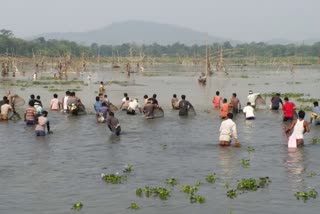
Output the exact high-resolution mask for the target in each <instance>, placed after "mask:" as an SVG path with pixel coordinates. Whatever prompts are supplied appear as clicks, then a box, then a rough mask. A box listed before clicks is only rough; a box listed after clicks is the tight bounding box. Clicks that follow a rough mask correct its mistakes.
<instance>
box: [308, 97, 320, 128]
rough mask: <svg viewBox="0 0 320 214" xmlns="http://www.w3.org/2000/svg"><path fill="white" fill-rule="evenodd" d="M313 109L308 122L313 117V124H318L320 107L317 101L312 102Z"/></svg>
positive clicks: (319, 123) (319, 122) (319, 121)
mask: <svg viewBox="0 0 320 214" xmlns="http://www.w3.org/2000/svg"><path fill="white" fill-rule="evenodd" d="M313 106H314V107H313V109H312V113H311V117H310V124H312V121H313V119H314V125H320V107H319V103H318V101H315V102H313Z"/></svg>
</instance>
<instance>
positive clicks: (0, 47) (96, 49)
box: [0, 29, 320, 58]
mask: <svg viewBox="0 0 320 214" xmlns="http://www.w3.org/2000/svg"><path fill="white" fill-rule="evenodd" d="M208 48H209V51H210V53H211V55H217V54H218V52H219V51H220V50H221V48H222V49H223V50H225V52H224V54H227V53H228V55H229V57H236V58H241V57H318V56H320V42H317V43H314V44H313V45H295V44H288V45H280V44H279V45H269V44H266V43H263V42H259V43H256V42H252V43H243V44H237V45H235V46H232V45H231V43H230V42H224V43H222V44H220V43H213V44H209V45H208ZM0 54H1V55H2V56H24V57H32V56H34V55H42V56H49V57H56V56H61V55H64V54H70V55H72V56H75V57H80V56H83V55H85V56H88V57H96V56H101V57H112V56H115V57H118V56H121V57H126V56H129V55H131V56H139V55H140V56H141V54H143V55H144V56H149V57H202V56H204V55H205V54H206V46H205V45H192V46H186V45H184V44H180V43H178V42H177V43H175V44H172V45H159V44H156V43H154V44H151V45H137V44H129V43H125V44H122V45H98V44H96V43H93V44H91V45H90V46H85V45H80V44H77V43H75V42H72V41H66V40H54V39H50V40H45V38H43V37H40V38H37V39H33V40H30V41H28V40H23V39H20V38H16V37H15V36H14V34H13V33H12V31H10V30H5V29H2V30H0Z"/></svg>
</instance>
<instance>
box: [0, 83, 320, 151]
mask: <svg viewBox="0 0 320 214" xmlns="http://www.w3.org/2000/svg"><path fill="white" fill-rule="evenodd" d="M14 97H15V95H14V96H13V95H10V93H9V94H8V95H7V96H4V97H3V100H1V101H0V119H1V120H2V121H7V120H9V119H10V117H9V114H10V112H14V113H15V109H14ZM143 98H144V106H143V107H142V106H141V105H140V103H139V99H138V98H130V97H129V96H128V93H124V97H123V98H122V100H121V105H120V110H123V111H126V113H127V114H128V115H135V114H137V113H138V112H140V113H141V114H142V113H143V114H144V115H145V118H146V119H153V118H157V117H163V116H164V113H163V109H162V108H161V106H160V105H159V103H158V100H157V95H156V94H153V95H152V97H149V96H148V95H144V97H143ZM257 101H258V102H260V103H261V101H262V102H264V100H263V99H262V98H261V96H260V94H259V93H253V91H252V90H250V91H249V94H248V96H247V103H246V106H245V107H244V108H242V106H241V102H240V100H239V98H238V97H237V94H236V93H233V94H232V96H231V98H230V99H229V102H228V100H227V99H226V98H222V97H221V96H220V92H219V91H217V92H216V95H215V96H214V98H213V100H212V103H213V107H214V108H215V109H219V111H220V118H221V119H222V122H221V125H220V129H219V131H220V136H219V145H221V146H230V145H231V143H232V138H233V139H234V146H240V143H239V141H238V134H237V127H236V124H235V122H234V121H233V117H234V116H235V115H236V114H239V113H240V112H243V114H244V116H245V119H246V120H254V119H255V114H254V111H255V108H256V107H257V106H256V104H257ZM264 104H265V102H264ZM313 104H314V108H313V110H312V113H311V117H310V121H309V122H306V121H305V120H304V117H305V112H304V111H302V110H300V111H299V112H298V114H296V111H295V104H294V103H293V102H291V101H289V98H288V97H285V98H284V102H283V101H282V99H281V98H280V93H277V94H275V95H274V96H273V97H272V98H271V105H270V109H271V110H272V111H278V110H279V109H280V106H281V107H282V111H283V121H284V122H286V121H290V122H291V125H290V126H289V127H288V128H286V130H285V132H286V133H287V135H288V136H290V137H289V142H288V146H289V147H297V146H302V145H303V143H304V142H303V134H304V133H306V132H310V129H309V124H311V123H314V124H315V125H320V107H319V103H318V102H317V101H315V102H314V103H313ZM171 106H172V109H175V110H178V111H179V116H188V114H189V112H190V111H192V112H193V113H194V115H195V111H194V108H193V105H192V104H191V103H190V102H189V101H188V100H186V96H185V95H181V99H178V97H177V95H176V94H173V96H172V99H171ZM93 107H94V110H95V114H96V119H97V122H99V123H106V124H107V126H108V128H109V129H110V131H111V132H112V133H114V134H116V135H119V134H120V132H121V126H120V123H119V120H118V119H117V118H116V117H115V115H114V112H115V111H117V110H118V108H117V107H116V106H114V105H113V104H112V103H111V102H110V100H109V99H108V96H107V94H106V85H104V84H103V82H100V87H99V95H98V96H97V97H96V102H95V103H94V105H93ZM50 110H51V111H59V112H64V113H70V114H73V115H78V114H80V113H81V112H85V107H84V105H83V104H82V102H81V100H80V99H79V98H78V97H77V96H76V94H75V92H71V91H66V93H65V96H63V98H62V99H61V101H60V100H59V99H58V95H57V94H53V98H52V99H51V100H50ZM47 116H48V111H46V110H44V109H43V106H42V102H41V99H40V96H39V95H38V96H37V97H35V96H34V95H33V94H32V95H30V99H29V102H28V107H27V108H26V110H25V112H24V121H25V123H26V125H28V126H35V133H36V135H37V136H44V135H46V131H45V130H46V129H47V133H52V132H51V131H50V123H49V120H48V118H47ZM295 117H296V119H295Z"/></svg>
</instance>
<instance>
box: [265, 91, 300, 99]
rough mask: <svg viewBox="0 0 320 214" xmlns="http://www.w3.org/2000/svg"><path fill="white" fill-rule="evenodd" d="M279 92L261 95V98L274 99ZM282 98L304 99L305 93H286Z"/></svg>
mask: <svg viewBox="0 0 320 214" xmlns="http://www.w3.org/2000/svg"><path fill="white" fill-rule="evenodd" d="M276 93H277V92H271V93H263V94H261V96H264V97H272V96H275V95H276ZM281 96H282V97H293V98H297V97H303V96H304V94H303V93H284V94H281Z"/></svg>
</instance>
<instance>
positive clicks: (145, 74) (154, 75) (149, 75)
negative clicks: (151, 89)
mask: <svg viewBox="0 0 320 214" xmlns="http://www.w3.org/2000/svg"><path fill="white" fill-rule="evenodd" d="M142 76H145V77H156V76H160V74H157V73H142Z"/></svg>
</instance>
